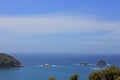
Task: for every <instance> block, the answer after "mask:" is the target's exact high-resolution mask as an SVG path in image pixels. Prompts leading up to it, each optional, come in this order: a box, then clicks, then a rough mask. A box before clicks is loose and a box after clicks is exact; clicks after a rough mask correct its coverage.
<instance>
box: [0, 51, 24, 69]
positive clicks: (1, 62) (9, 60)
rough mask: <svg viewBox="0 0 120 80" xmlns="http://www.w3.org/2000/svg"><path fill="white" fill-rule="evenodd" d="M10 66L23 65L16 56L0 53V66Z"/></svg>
mask: <svg viewBox="0 0 120 80" xmlns="http://www.w3.org/2000/svg"><path fill="white" fill-rule="evenodd" d="M12 67H23V64H21V62H20V61H19V60H17V59H16V58H14V57H12V56H10V55H8V54H5V53H0V68H12Z"/></svg>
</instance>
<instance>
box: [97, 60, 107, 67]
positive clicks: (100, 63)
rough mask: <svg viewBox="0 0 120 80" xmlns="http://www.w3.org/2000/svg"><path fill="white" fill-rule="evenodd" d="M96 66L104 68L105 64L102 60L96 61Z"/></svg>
mask: <svg viewBox="0 0 120 80" xmlns="http://www.w3.org/2000/svg"><path fill="white" fill-rule="evenodd" d="M97 66H106V62H105V61H104V60H100V61H98V63H97Z"/></svg>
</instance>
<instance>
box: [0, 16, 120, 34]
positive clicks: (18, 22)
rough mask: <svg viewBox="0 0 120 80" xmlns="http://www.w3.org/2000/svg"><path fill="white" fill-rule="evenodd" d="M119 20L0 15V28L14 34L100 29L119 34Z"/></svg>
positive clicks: (94, 30)
mask: <svg viewBox="0 0 120 80" xmlns="http://www.w3.org/2000/svg"><path fill="white" fill-rule="evenodd" d="M119 26H120V21H117V22H112V21H102V19H99V18H92V17H87V16H83V15H82V16H63V15H62V16H61V15H55V16H53V15H46V16H45V15H44V16H21V17H0V29H4V30H7V31H11V32H13V33H16V34H24V35H25V34H48V33H67V32H96V31H102V30H108V31H113V32H115V33H116V34H119V30H120V29H119Z"/></svg>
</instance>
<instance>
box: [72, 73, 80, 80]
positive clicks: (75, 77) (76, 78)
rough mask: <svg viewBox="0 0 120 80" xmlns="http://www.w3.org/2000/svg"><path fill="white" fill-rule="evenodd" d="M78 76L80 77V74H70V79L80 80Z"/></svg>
mask: <svg viewBox="0 0 120 80" xmlns="http://www.w3.org/2000/svg"><path fill="white" fill-rule="evenodd" d="M78 78H79V76H78V74H74V75H72V76H70V80H78Z"/></svg>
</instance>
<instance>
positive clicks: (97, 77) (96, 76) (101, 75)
mask: <svg viewBox="0 0 120 80" xmlns="http://www.w3.org/2000/svg"><path fill="white" fill-rule="evenodd" d="M89 80H120V68H118V67H116V66H111V67H109V68H107V69H104V70H100V71H96V72H93V73H91V74H90V75H89Z"/></svg>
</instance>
